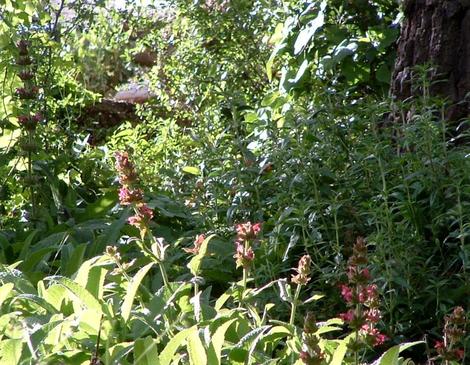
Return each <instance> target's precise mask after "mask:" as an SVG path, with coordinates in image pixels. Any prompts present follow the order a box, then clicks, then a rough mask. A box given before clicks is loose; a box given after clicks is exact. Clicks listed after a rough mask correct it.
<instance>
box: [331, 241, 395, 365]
mask: <svg viewBox="0 0 470 365" xmlns="http://www.w3.org/2000/svg"><path fill="white" fill-rule="evenodd" d="M367 264H368V259H367V246H366V244H365V241H364V239H362V238H358V239H357V242H356V244H355V245H354V247H353V255H352V256H351V257H350V258H349V261H348V268H347V277H348V283H347V284H342V285H341V286H340V287H341V295H342V297H343V299H344V300H345V302H346V305H347V307H348V310H347V311H346V312H345V313H341V314H340V315H339V316H340V318H341V319H342V320H343V321H344V322H345V323H347V324H348V326H349V328H350V329H351V330H352V331H353V333H354V337H353V339H352V341H351V342H350V343H349V348H350V350H351V351H352V352H353V354H354V363H355V364H356V365H357V364H359V352H360V351H361V350H363V349H364V347H365V346H366V345H370V346H378V345H381V344H383V343H384V342H385V340H386V339H387V337H386V336H385V335H384V334H382V333H381V332H380V331H379V330H378V329H377V328H376V325H377V323H378V322H379V321H380V319H381V312H380V309H379V304H380V301H379V294H378V290H377V286H376V285H375V284H372V283H371V275H370V272H369V269H368V267H367Z"/></svg>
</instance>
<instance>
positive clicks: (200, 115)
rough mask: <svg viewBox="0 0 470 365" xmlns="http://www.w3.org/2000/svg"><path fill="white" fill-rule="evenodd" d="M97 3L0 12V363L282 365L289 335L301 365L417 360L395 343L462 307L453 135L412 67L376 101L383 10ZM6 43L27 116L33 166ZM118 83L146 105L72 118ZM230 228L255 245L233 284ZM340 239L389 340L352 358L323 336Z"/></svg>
mask: <svg viewBox="0 0 470 365" xmlns="http://www.w3.org/2000/svg"><path fill="white" fill-rule="evenodd" d="M109 5H110V4H109V3H107V4H105V3H104V2H102V1H94V2H93V1H70V2H69V1H66V2H64V3H63V7H61V6H60V3H57V4H55V3H50V4H45V3H44V2H42V1H41V2H40V1H3V2H2V1H1V0H0V10H1V12H0V20H2V22H0V46H1V47H0V65H1V66H2V70H3V72H4V74H3V75H2V76H1V79H2V83H1V84H0V85H1V86H0V93H1V95H2V101H3V102H2V105H1V106H0V121H1V125H0V128H1V129H0V133H1V135H0V161H1V164H0V184H1V185H0V188H1V191H0V203H1V204H0V209H1V217H0V228H1V231H0V263H1V269H0V284H1V285H0V333H1V336H0V362H1V363H2V364H3V363H5V364H30V363H37V364H59V363H66V364H71V365H73V364H89V363H90V361H92V363H97V361H102V362H103V363H105V364H122V365H126V364H139V365H140V364H161V365H165V364H166V365H170V364H188V363H189V364H195V365H199V364H208V365H212V364H296V365H300V364H303V363H306V360H305V358H303V360H302V359H301V356H305V354H304V352H305V351H306V350H305V349H306V348H307V347H308V346H307V344H306V342H307V341H306V338H310V339H313V341H314V342H315V344H317V345H318V348H319V351H320V353H321V354H322V355H321V356H320V355H319V353H317V354H316V355H318V356H320V357H322V359H323V360H322V361H323V362H322V363H324V364H355V365H357V364H358V363H359V362H360V363H372V362H373V361H375V362H374V363H376V364H383V365H388V364H407V363H411V360H405V357H406V356H413V357H415V358H416V359H417V361H421V362H424V361H425V360H426V359H428V360H429V359H432V358H433V357H435V359H434V360H436V361H437V359H438V357H436V356H437V355H436V353H435V352H433V350H427V352H426V353H424V351H423V346H422V342H421V341H414V340H416V339H421V338H423V336H424V335H425V334H426V333H428V334H430V335H429V336H430V337H431V339H432V340H434V339H438V338H440V333H441V329H442V328H443V327H444V325H445V323H444V322H445V321H446V319H445V317H444V316H445V315H446V314H447V313H448V312H449V311H450V309H451V308H452V307H455V306H464V307H465V305H467V306H468V297H469V290H470V288H469V285H468V282H469V277H468V270H469V267H470V266H469V249H468V232H469V224H468V220H469V217H470V206H469V205H468V203H467V201H468V200H469V199H470V196H469V194H470V191H469V189H468V185H469V179H470V175H469V173H468V171H470V169H469V167H470V166H468V158H467V156H468V154H469V151H468V146H467V143H466V141H467V140H468V133H467V132H466V131H467V129H466V126H465V122H463V124H462V125H460V126H458V127H455V126H453V125H451V124H448V123H447V122H446V120H445V113H444V110H445V103H444V102H443V101H441V100H438V99H434V98H430V97H429V92H428V89H429V87H430V85H429V83H428V82H427V79H426V72H427V71H426V67H421V69H418V70H416V72H417V75H418V78H417V80H416V88H415V98H414V99H413V100H409V101H407V102H403V103H401V104H399V103H396V102H391V101H390V100H389V99H387V98H385V97H384V96H383V95H384V93H385V91H386V90H387V88H388V83H389V79H390V70H391V67H392V65H393V61H394V42H395V40H396V38H397V36H398V28H397V27H398V20H399V13H398V6H397V3H396V2H395V1H354V2H350V1H342V0H323V1H310V2H300V1H288V2H283V3H282V4H281V3H279V2H276V1H272V2H266V1H250V0H231V1H212V0H206V1H186V0H177V1H172V2H168V3H164V4H156V3H155V4H153V5H150V6H148V7H141V6H138V5H136V4H133V2H129V3H128V4H127V6H126V7H125V8H124V9H121V10H118V9H115V8H112V7H111V8H110V7H109ZM67 14H69V15H67ZM67 16H69V17H70V18H67ZM21 39H27V40H28V42H30V49H31V51H30V52H31V57H32V58H33V59H34V62H33V65H34V66H31V68H32V69H33V70H34V82H35V83H36V84H37V85H38V86H39V87H40V91H39V94H38V95H39V96H38V98H37V100H34V101H33V102H32V105H33V106H34V108H36V109H38V110H40V111H41V112H42V113H43V114H44V121H42V122H41V123H40V124H39V125H38V126H37V128H36V130H35V135H34V139H35V142H36V144H37V147H38V151H37V152H36V153H35V154H34V155H28V154H25V150H23V147H22V146H23V145H22V141H24V137H25V135H27V133H25V130H24V128H23V127H21V125H20V124H21V123H20V122H19V118H18V116H19V115H20V114H19V110H20V109H21V108H20V102H19V100H18V97H17V96H15V89H16V88H17V87H21V85H22V84H21V83H20V79H19V77H18V75H17V74H18V70H19V68H18V64H17V60H18V55H19V54H18V42H19V41H20V40H21ZM145 57H147V58H145ZM128 82H130V83H133V82H136V83H143V84H146V85H148V87H149V90H150V98H149V99H148V100H147V101H146V102H145V103H143V104H142V105H130V103H129V104H126V105H127V106H128V107H129V108H130V109H131V110H132V113H134V111H135V115H134V116H133V118H127V116H125V117H122V118H121V117H119V118H118V117H116V115H114V114H112V113H111V114H110V115H111V116H110V117H109V116H107V117H106V118H110V119H112V118H116V120H109V121H108V122H109V123H105V124H103V123H102V121H103V118H102V116H99V115H96V114H95V113H94V112H93V111H92V112H90V110H93V109H90V107H92V106H93V105H98V104H99V103H100V100H102V99H109V98H111V97H112V96H113V95H114V94H115V92H117V91H118V90H120V89H125V88H126V83H128ZM36 109H35V110H36ZM28 112H29V110H28ZM128 119H129V120H128ZM392 120H393V122H392ZM120 150H126V151H128V152H129V156H131V158H132V160H133V162H135V164H136V166H137V171H138V175H139V187H141V188H142V189H143V199H144V201H145V202H146V203H147V204H148V206H149V208H151V209H153V214H154V216H153V219H151V221H150V222H149V226H148V227H146V228H148V231H146V232H145V233H146V235H142V230H141V229H139V228H136V227H133V226H131V225H128V224H127V220H128V218H129V216H131V215H132V214H133V213H135V211H133V209H135V208H136V206H132V207H126V206H124V207H122V206H119V204H118V201H119V198H118V186H117V185H118V184H117V178H116V171H114V169H113V168H112V164H113V162H114V161H113V159H112V155H113V153H114V152H115V151H120ZM33 211H34V214H33ZM247 221H251V222H262V223H263V232H262V234H260V235H259V236H257V237H256V239H253V242H250V244H251V246H252V247H250V248H252V249H253V252H254V258H253V259H252V266H251V267H250V268H247V267H243V268H242V269H243V274H242V269H237V268H236V265H235V260H234V253H235V248H234V244H233V242H234V237H233V236H234V232H233V230H232V229H231V228H230V227H233V225H234V224H235V223H240V222H247ZM139 233H140V235H139ZM199 234H204V235H205V239H203V240H202V241H201V242H200V243H199V244H200V246H196V243H194V245H195V246H194V247H193V248H191V249H189V250H188V251H187V252H186V253H185V252H184V251H183V248H187V247H188V246H190V245H191V244H192V243H191V241H193V239H194V237H195V236H196V235H199ZM359 236H364V237H366V239H367V242H368V248H369V252H368V254H369V257H370V262H371V264H372V269H371V274H372V278H374V279H373V280H374V283H375V284H377V285H378V288H379V289H378V290H379V292H380V294H381V300H382V307H383V316H382V319H381V320H380V323H379V324H380V325H381V326H382V327H383V328H384V329H385V332H386V333H387V336H388V337H390V341H389V342H387V343H386V344H385V345H384V346H382V347H378V348H368V347H367V348H364V349H361V351H358V350H357V349H354V348H353V347H354V346H353V345H352V344H354V343H357V336H358V334H357V333H354V332H353V333H349V332H348V330H346V329H345V328H344V327H345V326H343V323H342V321H341V320H340V319H339V318H336V317H337V315H338V313H340V312H343V311H344V309H345V305H344V303H342V300H341V299H340V297H339V292H338V288H337V287H338V284H341V283H344V282H345V281H346V273H345V269H346V267H347V262H348V259H349V258H350V257H351V253H352V246H353V244H354V242H355V240H356V238H357V237H359ZM136 237H139V238H136ZM157 237H158V238H157ZM162 239H164V240H162ZM188 252H190V253H192V254H193V256H192V257H190V256H189V254H188ZM245 253H246V252H245ZM304 254H308V255H310V257H311V258H312V268H311V280H310V282H309V283H308V284H306V285H305V286H303V285H302V286H300V285H299V286H298V287H297V288H299V289H298V290H297V292H296V291H295V290H294V286H293V284H292V283H291V280H289V279H290V278H291V273H293V271H292V267H296V261H297V259H298V258H299V257H301V256H302V255H304ZM242 266H243V265H242ZM242 275H243V279H242ZM167 276H168V278H167ZM167 280H168V283H166V281H167ZM290 309H292V312H293V313H292V314H291V317H290V318H289V310H290ZM309 311H314V312H315V315H316V317H317V318H318V320H312V322H311V323H309V322H307V323H305V327H308V326H309V325H311V326H315V327H317V328H316V329H315V330H314V331H312V332H307V330H306V329H305V328H304V329H302V324H304V323H302V321H301V320H300V319H301V318H303V317H304V314H305V313H307V312H309ZM289 322H290V323H289ZM409 340H410V341H411V340H413V342H406V341H409ZM400 343H401V344H400ZM462 343H464V344H465V338H463V339H462ZM311 345H312V344H310V346H311ZM414 346H416V347H414ZM311 347H312V346H311ZM405 351H407V352H405ZM412 351H414V353H413V352H412ZM402 352H403V354H402ZM309 355H310V356H312V354H309ZM401 356H404V357H401ZM439 360H440V359H439ZM462 361H464V362H465V358H464V359H463V360H462Z"/></svg>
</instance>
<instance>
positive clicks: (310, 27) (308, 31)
mask: <svg viewBox="0 0 470 365" xmlns="http://www.w3.org/2000/svg"><path fill="white" fill-rule="evenodd" d="M325 8H326V0H324V1H322V3H321V4H320V10H319V12H318V15H317V17H316V18H315V19H313V20H311V21H310V22H308V23H307V25H306V26H305V27H304V28H303V29H302V30H301V31H300V32H299V35H298V36H297V39H296V40H295V44H294V55H298V54H299V53H300V52H302V51H303V50H304V49H305V48H306V46H307V45H308V44H309V42H310V40H311V39H312V37H313V36H314V35H315V33H316V31H317V30H318V29H319V28H320V27H322V26H323V24H324V23H325V14H324V11H325Z"/></svg>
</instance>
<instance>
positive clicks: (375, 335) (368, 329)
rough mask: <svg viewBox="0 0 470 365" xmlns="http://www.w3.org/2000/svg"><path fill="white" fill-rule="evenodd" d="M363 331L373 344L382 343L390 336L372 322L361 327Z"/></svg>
mask: <svg viewBox="0 0 470 365" xmlns="http://www.w3.org/2000/svg"><path fill="white" fill-rule="evenodd" d="M361 332H362V333H363V334H364V335H366V336H367V337H368V340H369V341H370V342H371V343H372V346H379V345H382V344H383V343H384V342H385V341H387V340H388V337H387V336H385V335H384V334H383V333H380V332H379V330H378V329H377V328H375V327H374V326H373V325H371V324H365V325H363V326H362V327H361Z"/></svg>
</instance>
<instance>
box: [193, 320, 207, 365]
mask: <svg viewBox="0 0 470 365" xmlns="http://www.w3.org/2000/svg"><path fill="white" fill-rule="evenodd" d="M188 354H189V363H190V364H191V365H207V356H206V349H205V348H204V345H203V344H202V341H201V338H200V337H199V331H198V329H197V327H195V328H194V329H193V331H192V332H191V333H190V334H189V336H188ZM211 365H212V364H211Z"/></svg>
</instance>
